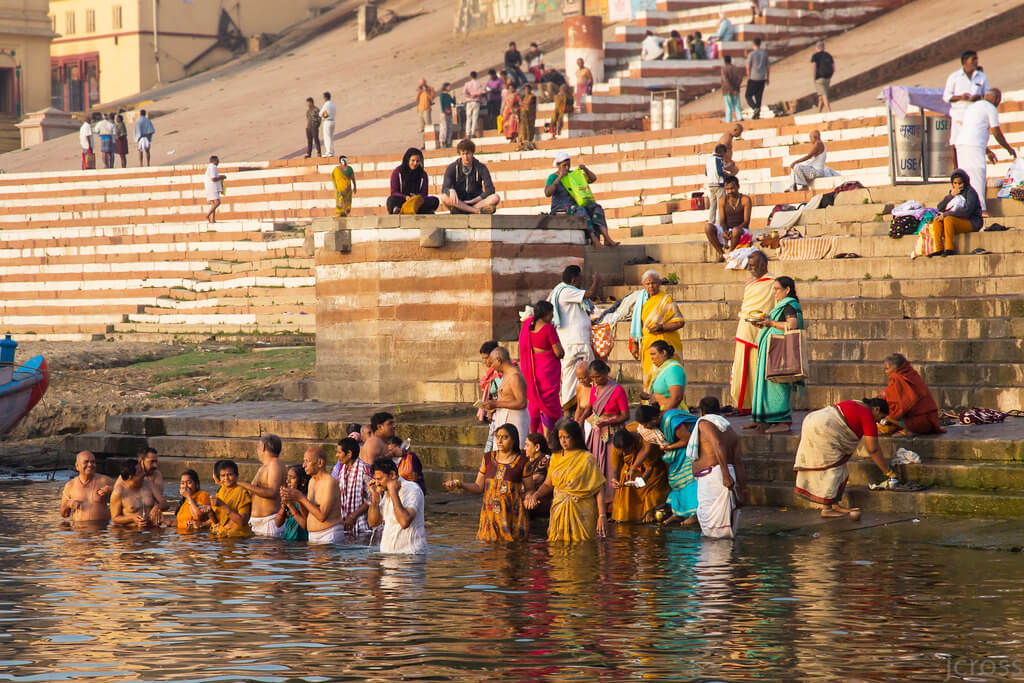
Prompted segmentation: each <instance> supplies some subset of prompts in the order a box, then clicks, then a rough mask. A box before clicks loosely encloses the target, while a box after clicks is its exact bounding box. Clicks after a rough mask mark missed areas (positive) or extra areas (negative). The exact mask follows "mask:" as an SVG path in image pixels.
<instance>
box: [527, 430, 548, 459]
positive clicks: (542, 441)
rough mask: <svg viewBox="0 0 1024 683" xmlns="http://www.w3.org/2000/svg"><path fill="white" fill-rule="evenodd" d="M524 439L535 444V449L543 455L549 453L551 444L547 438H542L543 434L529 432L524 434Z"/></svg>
mask: <svg viewBox="0 0 1024 683" xmlns="http://www.w3.org/2000/svg"><path fill="white" fill-rule="evenodd" d="M526 440H527V441H529V442H530V443H532V444H533V445H534V446H536V447H537V450H539V451H540V452H541V453H543V454H544V455H551V444H549V443H548V440H547V439H546V438H544V435H543V434H539V433H537V432H530V433H529V434H527V435H526Z"/></svg>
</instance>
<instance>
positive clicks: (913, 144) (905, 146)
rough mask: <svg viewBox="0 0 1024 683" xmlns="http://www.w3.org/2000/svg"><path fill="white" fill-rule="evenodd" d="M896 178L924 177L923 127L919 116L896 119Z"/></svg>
mask: <svg viewBox="0 0 1024 683" xmlns="http://www.w3.org/2000/svg"><path fill="white" fill-rule="evenodd" d="M894 133H895V137H896V176H897V177H899V178H915V177H916V178H921V177H922V176H923V175H924V158H923V154H922V144H921V143H922V137H923V136H924V126H923V125H922V123H921V117H920V116H913V117H909V118H905V119H896V121H895V126H894Z"/></svg>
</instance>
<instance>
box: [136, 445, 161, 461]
mask: <svg viewBox="0 0 1024 683" xmlns="http://www.w3.org/2000/svg"><path fill="white" fill-rule="evenodd" d="M150 453H152V454H153V455H158V453H157V452H156V449H155V448H153V447H152V446H146V447H145V448H143V449H142V450H141V451H139V460H145V459H146V457H147V456H148V455H149V454H150Z"/></svg>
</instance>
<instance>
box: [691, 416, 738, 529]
mask: <svg viewBox="0 0 1024 683" xmlns="http://www.w3.org/2000/svg"><path fill="white" fill-rule="evenodd" d="M721 410H722V407H721V405H720V404H719V402H718V399H717V398H715V397H714V396H705V397H704V398H702V399H701V401H700V415H701V417H700V420H699V421H698V422H697V425H696V428H697V432H698V434H699V435H700V441H699V449H698V452H697V459H696V460H694V462H693V476H694V478H695V479H697V521H698V522H700V529H701V532H702V533H703V534H704V535H705V536H708V537H710V538H732V537H733V536H735V534H736V525H737V521H738V520H737V514H736V508H737V507H739V506H740V505H742V504H743V502H744V500H745V499H746V495H747V475H746V472H745V471H744V469H743V458H742V457H741V451H742V449H741V447H740V437H739V434H737V433H736V431H735V430H734V429H733V428H732V426H731V425H730V424H729V421H728V420H726V419H725V418H724V417H722V416H721V415H719V413H720V412H721Z"/></svg>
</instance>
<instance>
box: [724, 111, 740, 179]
mask: <svg viewBox="0 0 1024 683" xmlns="http://www.w3.org/2000/svg"><path fill="white" fill-rule="evenodd" d="M742 135H743V125H742V124H739V123H734V124H733V125H732V126H731V127H730V128H729V130H727V131H725V132H724V133H722V136H721V137H720V138H718V144H720V145H725V154H723V155H722V172H723V173H728V174H729V175H736V174H737V173H739V172H740V167H739V166H737V165H736V162H735V161H733V160H732V141H733V140H736V139H739V138H740V137H741V136H742Z"/></svg>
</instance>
